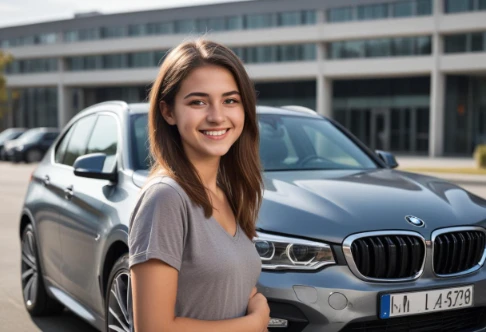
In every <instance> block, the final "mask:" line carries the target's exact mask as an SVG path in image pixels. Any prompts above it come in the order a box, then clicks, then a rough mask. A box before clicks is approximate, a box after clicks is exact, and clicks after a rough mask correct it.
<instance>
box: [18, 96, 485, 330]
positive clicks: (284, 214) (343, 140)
mask: <svg viewBox="0 0 486 332" xmlns="http://www.w3.org/2000/svg"><path fill="white" fill-rule="evenodd" d="M147 112H148V105H147V104H126V103H124V102H106V103H102V104H97V105H95V106H92V107H89V108H88V109H86V110H84V111H82V112H80V113H79V114H77V115H76V116H75V117H74V118H73V119H72V120H71V121H70V122H69V124H67V126H66V127H65V128H64V130H63V132H62V133H61V135H60V136H59V138H58V139H57V140H56V141H55V143H54V144H53V145H52V146H51V148H50V149H49V150H48V152H47V153H46V155H45V157H44V158H43V160H42V161H41V162H40V163H39V165H38V167H37V168H36V170H35V171H34V173H33V175H32V180H31V182H30V184H29V188H28V191H27V193H26V196H25V203H24V206H23V210H22V213H21V219H20V223H19V235H20V238H21V243H22V246H21V248H22V271H21V272H22V273H21V283H22V287H23V296H24V303H25V306H26V308H27V310H28V311H29V313H30V314H31V315H34V316H37V315H47V314H55V313H58V312H59V311H60V310H62V309H63V307H68V308H69V309H70V310H71V311H73V312H74V313H76V314H78V315H79V316H80V317H81V318H83V319H85V320H86V321H88V322H89V323H91V324H92V325H93V326H94V327H96V328H97V329H99V330H101V331H118V332H119V331H129V330H130V293H129V287H128V285H129V283H130V276H129V270H128V262H127V255H128V247H127V237H128V235H127V234H128V233H127V230H128V219H129V215H130V212H131V210H132V208H133V207H134V204H135V201H136V199H137V195H138V192H139V190H140V188H141V186H142V185H143V184H144V182H145V181H146V179H147V175H148V167H149V164H150V159H149V156H148V150H147ZM258 117H259V127H260V154H261V159H262V163H263V166H264V179H265V193H264V202H263V205H262V208H261V211H260V215H259V220H258V225H257V229H258V236H257V237H256V238H255V239H254V243H255V247H256V249H257V251H258V253H259V255H260V257H261V260H262V266H263V270H262V273H261V277H260V279H259V283H258V288H259V291H260V292H262V293H263V294H264V295H265V296H266V297H267V298H268V301H269V305H270V308H271V317H272V319H271V321H270V325H269V330H271V331H282V332H284V331H286V332H300V331H302V332H317V331H331V332H334V331H357V332H358V331H359V332H366V331H484V330H486V269H485V268H484V267H483V265H484V262H485V258H486V251H485V249H486V200H484V199H482V198H480V197H478V196H475V195H474V194H472V193H469V192H467V191H466V190H464V189H462V188H460V187H458V186H457V185H454V184H452V183H449V182H447V181H444V180H441V179H437V178H433V177H428V176H423V175H418V174H413V173H407V172H402V171H398V170H395V169H394V168H396V166H397V163H396V161H395V158H394V157H393V156H392V155H391V154H389V153H386V152H383V151H370V150H369V149H368V148H367V147H366V146H364V145H363V144H362V143H361V142H360V141H358V140H357V139H356V138H355V137H354V136H353V135H352V134H351V133H349V132H348V131H347V130H346V129H344V128H343V127H342V126H340V125H339V124H338V123H336V122H334V121H333V120H331V119H326V118H323V117H321V116H319V115H317V114H316V113H315V112H313V111H311V110H308V109H304V108H302V107H296V106H288V107H280V108H272V107H258ZM194 301H204V299H197V298H195V299H194Z"/></svg>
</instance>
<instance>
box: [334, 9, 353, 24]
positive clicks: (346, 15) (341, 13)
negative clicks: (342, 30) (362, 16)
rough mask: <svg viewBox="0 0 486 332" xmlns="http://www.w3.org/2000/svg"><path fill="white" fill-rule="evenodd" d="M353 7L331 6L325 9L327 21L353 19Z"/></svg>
mask: <svg viewBox="0 0 486 332" xmlns="http://www.w3.org/2000/svg"><path fill="white" fill-rule="evenodd" d="M353 10H354V7H342V8H333V9H329V10H328V11H327V20H328V21H329V22H347V21H352V20H353Z"/></svg>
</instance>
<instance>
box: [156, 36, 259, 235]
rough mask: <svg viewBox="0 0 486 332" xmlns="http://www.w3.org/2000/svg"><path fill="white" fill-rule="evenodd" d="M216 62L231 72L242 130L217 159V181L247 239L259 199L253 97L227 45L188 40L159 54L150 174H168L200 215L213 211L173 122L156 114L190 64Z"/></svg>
mask: <svg viewBox="0 0 486 332" xmlns="http://www.w3.org/2000/svg"><path fill="white" fill-rule="evenodd" d="M205 65H216V66H220V67H223V68H225V69H227V70H228V71H229V72H231V74H232V75H233V77H234V79H235V81H236V84H237V85H238V89H239V92H240V95H241V101H242V105H243V108H244V112H245V122H244V125H243V131H242V133H241V135H240V137H239V138H238V140H237V141H236V142H235V143H234V144H233V145H232V146H231V148H230V149H229V151H228V153H227V154H225V155H224V156H222V157H221V161H220V165H219V171H218V177H217V182H218V185H219V186H220V187H221V189H222V190H223V191H224V193H225V194H226V196H227V198H228V201H229V203H230V205H231V208H232V209H233V213H234V214H235V217H236V220H237V222H238V223H239V225H240V226H241V228H242V229H243V230H244V232H245V234H246V235H247V236H248V237H249V238H250V239H251V238H253V237H254V236H255V235H256V232H255V223H256V219H257V216H258V211H259V209H260V205H261V200H262V189H263V181H262V176H261V165H260V158H259V148H258V146H259V134H258V124H257V118H256V96H255V89H254V86H253V83H252V81H251V80H250V78H249V77H248V74H247V73H246V70H245V68H244V66H243V64H242V62H241V61H240V59H239V58H238V57H237V56H236V55H235V54H234V53H233V52H232V51H231V50H230V49H229V48H227V47H225V46H223V45H221V44H218V43H215V42H211V41H208V40H203V39H200V40H197V41H188V42H184V43H182V44H180V45H179V46H177V47H176V48H175V49H173V50H172V51H171V52H170V53H169V54H168V55H167V56H166V58H165V60H164V62H163V63H162V65H161V67H160V71H159V74H158V76H157V78H156V80H155V82H154V84H153V85H152V90H151V92H150V110H149V120H148V129H149V142H150V153H151V155H152V158H153V160H154V162H153V164H152V167H151V172H150V174H151V175H152V176H153V175H155V174H156V173H159V172H160V171H163V172H164V173H165V174H167V175H168V176H170V177H171V178H173V179H174V180H175V181H177V183H179V185H180V186H181V187H182V188H183V189H184V190H185V192H186V193H187V195H188V196H189V197H190V199H191V200H192V201H193V202H194V203H195V204H197V205H199V206H201V207H202V208H203V209H204V215H205V216H206V218H209V217H211V215H212V214H213V207H212V205H211V201H210V199H209V195H208V193H207V191H206V188H205V187H204V185H203V183H202V181H201V179H200V177H199V175H198V173H197V171H196V169H195V168H194V166H193V165H192V163H191V162H190V161H189V159H188V158H187V156H186V154H185V153H184V150H183V148H182V142H181V136H180V134H179V131H178V129H177V127H176V126H171V125H169V124H168V123H167V122H166V121H165V119H164V118H163V116H162V112H161V109H160V103H161V102H162V101H163V102H165V103H166V104H167V106H168V107H169V108H170V109H171V110H173V107H174V100H175V96H176V94H177V92H178V91H179V89H180V86H181V83H182V82H183V81H184V79H185V78H186V77H187V76H188V75H189V74H190V73H191V72H192V71H193V70H194V69H196V68H198V67H202V66H205Z"/></svg>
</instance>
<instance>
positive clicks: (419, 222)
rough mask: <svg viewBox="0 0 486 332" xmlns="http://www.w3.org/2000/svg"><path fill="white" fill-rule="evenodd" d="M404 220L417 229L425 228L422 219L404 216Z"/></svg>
mask: <svg viewBox="0 0 486 332" xmlns="http://www.w3.org/2000/svg"><path fill="white" fill-rule="evenodd" d="M405 220H406V221H408V222H409V223H410V224H412V225H414V226H417V227H424V226H425V222H424V221H423V220H422V219H420V218H417V217H414V216H406V217H405Z"/></svg>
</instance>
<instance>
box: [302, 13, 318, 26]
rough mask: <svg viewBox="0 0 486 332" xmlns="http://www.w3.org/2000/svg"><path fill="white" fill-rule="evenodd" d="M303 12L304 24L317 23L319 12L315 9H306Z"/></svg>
mask: <svg viewBox="0 0 486 332" xmlns="http://www.w3.org/2000/svg"><path fill="white" fill-rule="evenodd" d="M302 14H303V21H304V24H306V25H312V24H316V23H317V14H316V11H315V10H304V11H303V12H302Z"/></svg>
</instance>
